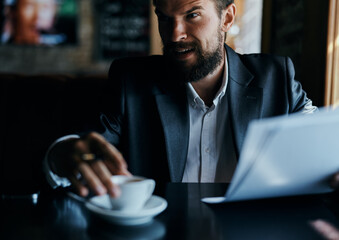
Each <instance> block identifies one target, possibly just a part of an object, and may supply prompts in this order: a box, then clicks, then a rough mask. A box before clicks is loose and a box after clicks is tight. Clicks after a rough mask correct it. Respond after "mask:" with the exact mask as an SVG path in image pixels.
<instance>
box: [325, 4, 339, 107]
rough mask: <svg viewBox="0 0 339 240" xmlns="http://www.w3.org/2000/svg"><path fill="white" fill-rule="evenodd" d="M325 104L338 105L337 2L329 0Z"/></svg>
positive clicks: (338, 21) (338, 28)
mask: <svg viewBox="0 0 339 240" xmlns="http://www.w3.org/2000/svg"><path fill="white" fill-rule="evenodd" d="M325 105H326V106H329V105H335V106H338V105H339V3H338V2H337V0H330V8H329V19H328V43H327V67H326V89H325Z"/></svg>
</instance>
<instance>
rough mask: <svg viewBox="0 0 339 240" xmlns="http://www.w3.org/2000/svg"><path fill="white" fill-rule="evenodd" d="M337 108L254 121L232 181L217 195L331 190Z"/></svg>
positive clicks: (338, 133)
mask: <svg viewBox="0 0 339 240" xmlns="http://www.w3.org/2000/svg"><path fill="white" fill-rule="evenodd" d="M338 137H339V112H338V111H326V110H321V111H320V112H319V113H316V114H312V115H302V114H294V115H290V116H283V117H275V118H270V119H264V120H256V121H253V122H252V123H251V124H250V126H249V128H248V132H247V136H246V139H245V143H244V147H243V150H242V152H241V155H240V159H239V163H238V166H237V169H236V172H235V174H234V177H233V179H232V182H231V185H230V187H229V189H228V191H227V192H226V194H225V197H222V198H205V199H203V201H204V202H206V203H219V202H231V201H239V200H250V199H260V198H270V197H282V196H290V195H302V194H316V193H326V192H330V191H333V189H332V188H331V187H330V184H329V183H330V179H331V177H332V176H333V175H334V174H335V173H337V172H338V170H339V141H338Z"/></svg>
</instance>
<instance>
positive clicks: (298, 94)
mask: <svg viewBox="0 0 339 240" xmlns="http://www.w3.org/2000/svg"><path fill="white" fill-rule="evenodd" d="M285 59H286V73H287V76H286V77H287V79H288V83H289V86H288V91H289V98H290V99H289V102H290V106H291V108H290V113H295V112H302V113H305V114H309V113H314V112H316V111H318V108H317V107H316V106H313V104H312V100H311V99H309V98H307V96H306V92H305V91H304V90H303V89H302V87H301V84H300V83H299V82H298V81H296V80H295V79H294V76H295V70H294V66H293V63H292V61H291V59H290V58H288V57H286V58H285Z"/></svg>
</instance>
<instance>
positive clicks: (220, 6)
mask: <svg viewBox="0 0 339 240" xmlns="http://www.w3.org/2000/svg"><path fill="white" fill-rule="evenodd" d="M213 1H214V2H215V7H216V10H217V12H218V13H219V14H221V12H222V10H224V9H225V8H226V7H227V6H228V5H230V4H231V3H234V0H213ZM156 3H157V0H153V5H155V4H156Z"/></svg>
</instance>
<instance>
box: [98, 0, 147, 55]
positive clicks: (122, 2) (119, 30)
mask: <svg viewBox="0 0 339 240" xmlns="http://www.w3.org/2000/svg"><path fill="white" fill-rule="evenodd" d="M95 4H96V21H97V28H96V31H97V49H96V51H97V56H98V57H99V58H101V59H114V58H117V57H126V56H145V55H148V53H149V48H150V37H149V25H150V24H149V21H150V20H149V13H150V12H149V11H150V2H149V1H148V0H96V1H95Z"/></svg>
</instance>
